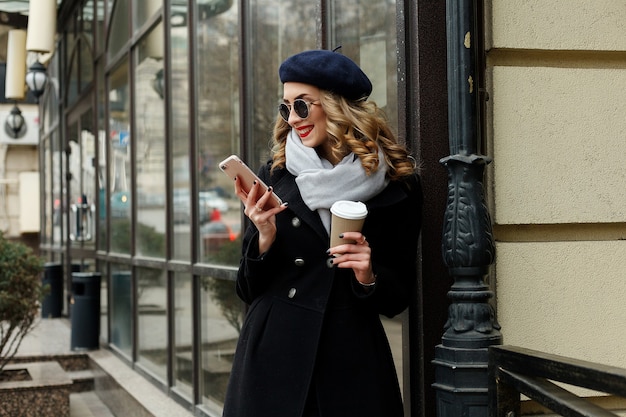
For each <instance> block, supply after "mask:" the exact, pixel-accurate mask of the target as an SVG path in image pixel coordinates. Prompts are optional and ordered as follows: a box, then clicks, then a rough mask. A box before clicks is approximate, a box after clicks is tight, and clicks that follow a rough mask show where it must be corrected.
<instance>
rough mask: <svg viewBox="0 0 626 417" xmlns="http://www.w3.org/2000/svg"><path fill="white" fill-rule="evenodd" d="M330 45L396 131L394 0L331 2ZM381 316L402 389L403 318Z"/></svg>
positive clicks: (396, 96) (396, 80)
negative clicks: (357, 71)
mask: <svg viewBox="0 0 626 417" xmlns="http://www.w3.org/2000/svg"><path fill="white" fill-rule="evenodd" d="M331 38H332V39H333V40H332V41H331V43H332V44H333V45H337V46H338V45H341V50H340V52H341V53H342V54H344V55H346V56H348V57H350V58H351V59H352V60H354V61H355V62H356V63H357V64H359V65H360V66H361V68H362V69H363V71H364V72H365V73H366V74H367V75H368V77H369V78H370V80H371V81H372V85H373V90H372V94H371V95H370V97H369V99H370V100H373V101H375V102H376V104H378V106H379V107H381V108H382V109H383V110H384V111H385V113H386V114H387V117H388V118H389V122H390V123H391V125H392V126H393V127H394V128H395V130H396V131H397V127H398V95H397V92H398V88H397V82H398V79H397V75H396V74H397V70H396V68H397V62H398V59H397V56H396V41H397V35H396V4H395V0H386V1H380V0H345V1H341V2H339V1H337V2H335V3H334V13H333V22H332V36H331ZM403 316H404V314H403V315H401V316H398V317H394V318H393V319H388V318H386V317H382V318H381V320H382V322H383V325H384V327H385V331H386V332H387V337H388V338H389V343H390V345H391V351H392V354H393V357H394V362H395V364H396V371H397V372H398V379H399V382H400V385H401V386H402V321H403V319H402V317H403Z"/></svg>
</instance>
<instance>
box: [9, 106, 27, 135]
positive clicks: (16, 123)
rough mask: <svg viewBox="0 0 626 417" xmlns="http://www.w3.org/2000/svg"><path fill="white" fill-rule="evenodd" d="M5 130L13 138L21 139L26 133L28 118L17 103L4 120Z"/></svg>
mask: <svg viewBox="0 0 626 417" xmlns="http://www.w3.org/2000/svg"><path fill="white" fill-rule="evenodd" d="M4 131H5V132H6V133H7V135H9V136H10V137H12V138H13V139H19V138H21V137H22V136H24V135H25V134H26V120H24V116H22V112H21V111H20V109H19V108H18V107H17V104H14V105H13V108H12V109H11V113H9V115H8V116H7V119H6V120H5V121H4Z"/></svg>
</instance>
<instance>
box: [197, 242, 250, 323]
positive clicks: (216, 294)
mask: <svg viewBox="0 0 626 417" xmlns="http://www.w3.org/2000/svg"><path fill="white" fill-rule="evenodd" d="M240 256H241V238H237V239H236V240H234V241H232V242H230V241H228V242H224V244H222V245H221V246H220V248H219V249H218V250H217V251H215V252H214V253H212V256H211V259H212V260H213V261H214V262H216V263H219V264H223V265H236V264H237V263H239V257H240ZM200 282H201V285H202V288H203V289H204V290H205V291H208V292H209V293H210V294H211V298H212V299H213V300H214V301H215V304H217V306H218V307H219V308H220V310H221V311H222V314H223V315H224V318H225V319H226V321H227V322H228V323H229V324H230V325H231V326H233V327H234V328H235V330H237V332H239V331H241V325H242V322H243V314H242V303H241V300H240V299H239V297H238V296H237V293H236V292H235V283H234V282H233V281H231V280H228V279H219V278H212V277H201V281H200Z"/></svg>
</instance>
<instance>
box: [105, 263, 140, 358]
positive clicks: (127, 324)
mask: <svg viewBox="0 0 626 417" xmlns="http://www.w3.org/2000/svg"><path fill="white" fill-rule="evenodd" d="M110 269H111V288H110V290H111V297H110V299H111V306H110V309H109V313H110V316H111V318H110V325H111V343H112V344H113V345H115V346H116V347H117V348H118V349H120V350H121V351H122V352H123V353H125V354H126V355H128V356H129V357H130V356H131V354H132V346H133V344H132V340H133V339H132V334H133V333H132V323H134V322H135V320H134V319H133V316H132V311H133V310H132V282H131V280H132V273H131V270H130V267H129V266H127V265H118V264H111V266H110Z"/></svg>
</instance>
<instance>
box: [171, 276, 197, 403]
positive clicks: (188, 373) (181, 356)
mask: <svg viewBox="0 0 626 417" xmlns="http://www.w3.org/2000/svg"><path fill="white" fill-rule="evenodd" d="M192 287H193V281H192V279H191V275H190V274H186V273H176V274H175V275H174V310H175V311H176V314H174V360H173V361H172V363H173V364H174V386H175V387H176V388H177V389H178V391H179V392H180V393H181V394H183V395H185V396H186V397H187V398H188V399H189V400H191V398H192V395H193V391H192V387H193V379H192V375H193V368H194V363H193V359H192V358H193V352H192V347H193V302H192V301H193V295H192V290H193V288H192Z"/></svg>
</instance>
